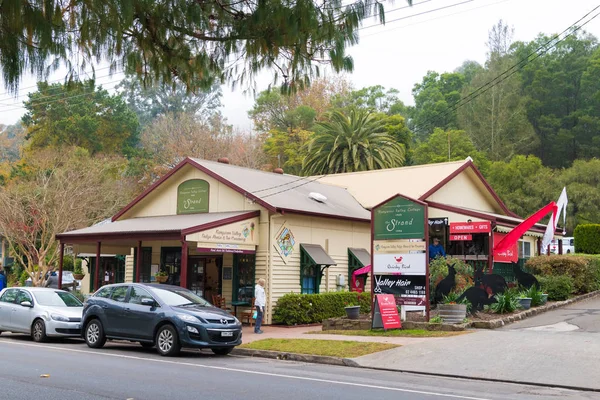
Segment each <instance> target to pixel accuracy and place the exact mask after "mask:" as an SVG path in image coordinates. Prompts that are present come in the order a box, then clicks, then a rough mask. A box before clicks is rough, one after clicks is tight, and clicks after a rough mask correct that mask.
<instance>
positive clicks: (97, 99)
mask: <svg viewBox="0 0 600 400" xmlns="http://www.w3.org/2000/svg"><path fill="white" fill-rule="evenodd" d="M37 86H38V90H37V92H34V93H30V94H29V99H28V100H27V101H26V102H25V108H26V109H27V113H26V114H25V115H24V116H23V119H22V120H23V124H24V125H25V126H26V128H27V138H28V139H30V142H29V145H28V146H29V147H30V148H31V149H40V148H45V147H61V146H67V147H70V146H77V147H82V148H85V149H87V150H88V151H90V152H91V153H92V154H95V153H99V152H103V153H120V154H127V153H129V152H131V150H132V149H133V148H134V147H135V146H136V145H137V143H138V137H139V136H138V135H139V132H138V129H139V124H138V119H137V116H136V115H135V114H134V113H133V111H131V110H130V109H129V108H128V107H127V105H126V104H125V102H124V101H123V99H122V98H121V97H120V96H111V95H110V94H109V93H108V92H107V91H106V90H104V89H102V88H101V87H96V85H95V83H94V81H92V80H88V81H85V82H76V83H73V84H70V85H63V84H60V83H54V84H52V85H50V84H48V83H46V82H40V83H38V85H37Z"/></svg>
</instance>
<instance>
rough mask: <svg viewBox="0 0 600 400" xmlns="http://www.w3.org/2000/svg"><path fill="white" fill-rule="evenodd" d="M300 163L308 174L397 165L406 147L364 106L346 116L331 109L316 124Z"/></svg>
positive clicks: (403, 156) (402, 158)
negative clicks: (327, 117)
mask: <svg viewBox="0 0 600 400" xmlns="http://www.w3.org/2000/svg"><path fill="white" fill-rule="evenodd" d="M317 125H318V126H319V127H320V128H321V129H320V130H318V131H317V132H316V133H315V135H314V136H313V138H312V139H311V141H310V142H309V144H308V148H307V152H308V155H307V156H306V158H305V159H304V163H303V165H302V170H303V173H305V174H307V175H318V174H336V173H342V172H355V171H367V170H373V169H382V168H392V167H399V166H402V165H403V164H404V160H405V149H404V147H403V146H402V145H401V144H399V143H398V142H396V141H395V140H394V138H393V137H391V136H390V135H389V134H388V133H387V132H386V131H385V123H384V122H383V121H382V120H379V121H378V120H377V119H376V118H374V116H373V115H371V114H369V113H368V112H366V111H364V110H352V111H351V112H350V115H349V116H348V117H347V116H346V115H344V114H343V113H341V112H340V111H334V112H332V113H331V116H330V117H329V121H326V122H319V123H318V124H317Z"/></svg>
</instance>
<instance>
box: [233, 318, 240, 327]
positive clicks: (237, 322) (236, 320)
mask: <svg viewBox="0 0 600 400" xmlns="http://www.w3.org/2000/svg"><path fill="white" fill-rule="evenodd" d="M233 319H235V324H236V325H237V324H241V322H240V320H239V319H237V317H233Z"/></svg>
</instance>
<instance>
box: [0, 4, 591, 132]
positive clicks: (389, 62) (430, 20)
mask: <svg viewBox="0 0 600 400" xmlns="http://www.w3.org/2000/svg"><path fill="white" fill-rule="evenodd" d="M420 3H422V4H420ZM598 4H599V1H598V0H571V1H569V0H415V6H414V7H412V8H406V7H405V6H406V1H405V0H396V1H395V2H394V3H386V10H387V15H386V19H387V23H386V25H385V26H373V27H369V26H371V25H377V23H376V21H373V20H367V21H365V23H364V27H363V29H361V30H360V32H359V33H360V42H359V44H358V45H356V46H354V47H352V48H350V49H349V53H350V54H351V55H352V57H353V58H354V72H353V73H352V74H349V75H348V78H349V79H350V80H351V81H352V83H353V85H354V86H355V88H362V87H365V86H373V85H382V86H385V87H386V88H396V89H398V90H399V91H400V98H401V100H402V101H404V102H405V103H407V104H412V95H411V90H412V87H413V86H414V84H415V83H417V82H420V81H421V79H422V78H423V76H424V75H425V74H426V73H427V71H429V70H433V71H437V72H446V71H453V70H454V69H456V68H457V67H458V66H460V65H461V64H462V63H463V61H465V60H474V61H477V62H479V63H483V62H484V61H485V57H486V46H485V43H486V40H487V35H488V31H489V30H490V28H491V27H492V26H493V25H494V24H496V23H497V22H498V20H500V19H503V20H504V21H505V22H506V23H508V24H509V25H511V26H513V27H514V29H515V37H514V40H516V41H518V40H521V41H529V40H532V39H534V38H535V37H536V36H537V35H538V34H539V33H540V32H543V33H546V34H554V33H559V32H562V31H563V30H564V29H566V28H567V27H569V26H570V25H571V24H573V23H574V22H575V21H577V20H578V19H580V18H581V17H583V16H584V15H585V14H586V13H587V12H589V11H591V10H592V9H593V8H594V7H596V6H597V5H598ZM444 7H446V8H444ZM440 8H444V9H440ZM438 9H439V10H438ZM428 11H430V12H428ZM599 11H600V9H599V10H597V11H596V12H594V13H593V14H591V15H590V16H593V15H595V14H596V13H597V12H599ZM421 13H422V14H423V15H418V16H414V15H415V14H421ZM397 19H399V20H398V21H394V20H397ZM585 29H586V30H587V31H588V32H590V33H592V34H594V35H596V36H597V37H600V17H598V18H596V19H594V20H593V21H592V22H590V23H589V24H587V25H586V26H585ZM63 73H64V72H63ZM96 76H97V77H98V79H97V81H98V83H99V84H103V85H104V86H105V88H106V89H108V90H109V91H112V90H111V89H112V88H114V86H115V85H116V84H117V83H118V80H119V79H120V78H121V76H120V75H113V76H112V77H109V76H108V72H107V70H106V69H104V70H99V71H98V72H97V74H96ZM57 79H62V77H61V76H60V74H55V75H53V76H51V77H50V80H57ZM270 79H271V78H270V73H269V72H268V71H267V72H265V73H263V74H262V75H261V76H260V77H259V78H258V80H257V89H258V91H260V90H263V89H265V88H266V87H267V85H268V84H269V82H270ZM32 86H33V87H35V78H33V77H26V78H25V79H24V80H23V82H22V83H21V90H20V91H19V97H18V98H16V99H15V98H14V96H12V95H11V94H9V93H7V92H6V91H5V90H4V88H2V87H0V92H3V94H2V95H0V124H1V123H4V124H13V123H15V122H16V121H18V120H19V119H20V117H21V116H22V115H23V112H24V109H23V108H22V107H19V106H21V105H22V102H23V100H25V99H26V98H27V93H28V92H30V91H32ZM253 101H254V100H253V97H252V95H250V94H243V93H242V91H241V90H239V89H238V90H236V91H232V90H231V89H230V88H229V87H228V86H224V87H223V101H222V102H223V109H222V112H223V114H224V115H225V116H226V117H227V118H228V120H229V123H231V124H233V125H235V126H237V127H240V128H243V129H249V128H250V127H251V123H250V121H249V120H248V114H247V112H248V110H249V109H250V108H251V107H252V104H253Z"/></svg>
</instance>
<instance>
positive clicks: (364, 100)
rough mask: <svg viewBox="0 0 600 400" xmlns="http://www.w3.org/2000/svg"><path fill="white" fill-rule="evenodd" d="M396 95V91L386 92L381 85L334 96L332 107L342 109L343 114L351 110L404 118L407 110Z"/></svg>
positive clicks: (389, 90)
mask: <svg viewBox="0 0 600 400" xmlns="http://www.w3.org/2000/svg"><path fill="white" fill-rule="evenodd" d="M398 93H399V92H398V90H397V89H388V90H386V89H385V87H383V86H381V85H376V86H369V87H365V88H362V89H359V90H353V91H351V92H349V93H346V94H343V95H341V96H336V98H335V99H334V101H333V106H334V107H335V108H339V109H342V110H343V111H344V112H349V111H350V110H352V109H363V110H367V111H370V112H379V113H384V114H390V115H392V114H401V115H403V116H405V115H406V110H407V109H406V106H405V105H404V103H402V101H400V99H399V98H398Z"/></svg>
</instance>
